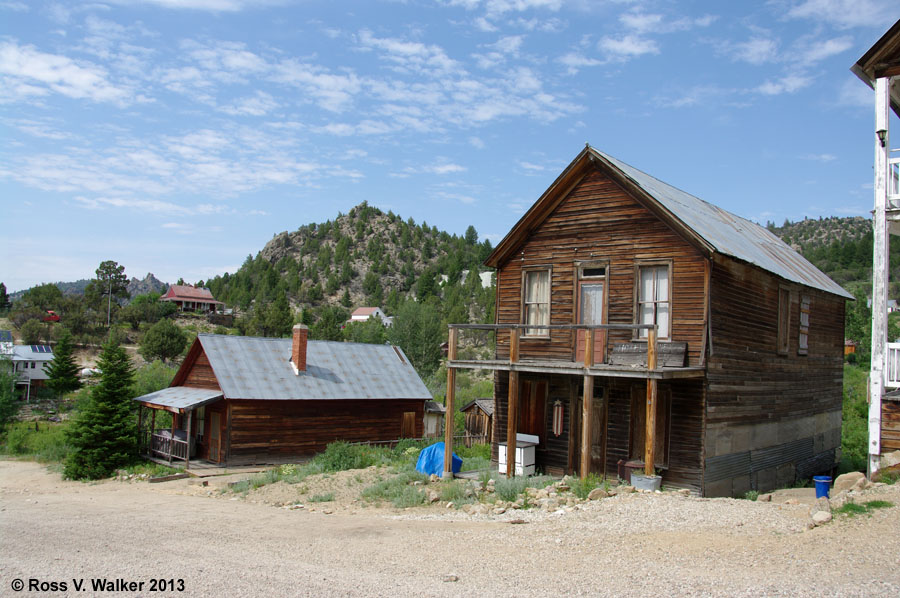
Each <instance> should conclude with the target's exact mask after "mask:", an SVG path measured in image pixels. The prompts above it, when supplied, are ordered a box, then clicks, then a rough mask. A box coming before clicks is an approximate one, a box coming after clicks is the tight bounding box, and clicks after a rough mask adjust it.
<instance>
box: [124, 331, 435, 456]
mask: <svg viewBox="0 0 900 598" xmlns="http://www.w3.org/2000/svg"><path fill="white" fill-rule="evenodd" d="M307 336H308V330H307V327H306V326H303V325H302V324H297V325H295V326H294V329H293V336H292V338H290V339H279V338H256V337H244V336H229V335H218V334H200V335H198V336H197V339H196V340H195V341H194V343H193V344H192V345H191V348H190V349H189V351H188V354H187V357H186V358H185V360H184V362H183V363H182V365H181V367H180V368H179V369H178V372H177V373H176V374H175V377H174V379H173V380H172V383H171V385H170V386H169V388H165V389H163V390H160V391H157V392H154V393H150V394H147V395H144V396H141V397H137V398H136V399H135V401H137V402H138V403H139V404H140V409H139V417H138V419H139V426H138V427H139V430H140V431H139V440H140V446H141V450H142V453H143V454H145V455H148V456H150V457H153V458H156V459H160V458H162V459H165V460H168V461H169V462H171V461H172V460H173V459H178V460H181V461H184V462H185V463H186V464H187V466H188V467H189V466H190V460H191V459H196V460H200V461H202V462H206V463H213V464H216V465H222V466H225V465H229V466H234V465H249V464H267V463H286V462H296V461H298V460H302V459H304V458H307V457H309V456H311V455H314V454H315V453H318V452H321V451H322V450H324V449H325V447H326V445H327V444H328V443H330V442H334V441H337V440H343V441H347V442H386V441H392V440H397V439H398V438H421V437H422V435H423V417H424V406H425V401H426V400H430V399H431V394H430V393H429V392H428V389H427V388H426V387H425V384H424V383H423V382H422V379H421V378H419V375H418V374H417V373H416V371H415V369H413V367H412V364H410V362H409V360H408V359H407V358H406V355H405V354H404V353H403V351H402V350H401V349H400V348H399V347H394V346H391V345H370V344H361V343H340V342H328V341H308V340H307ZM147 410H149V418H148V417H147V413H145V412H146V411H147ZM159 410H166V411H169V412H171V413H172V426H171V428H170V429H163V430H159V429H156V425H155V423H156V413H157V411H159Z"/></svg>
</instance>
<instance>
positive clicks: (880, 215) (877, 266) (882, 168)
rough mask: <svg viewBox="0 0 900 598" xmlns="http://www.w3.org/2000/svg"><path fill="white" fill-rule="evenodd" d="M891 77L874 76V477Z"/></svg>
mask: <svg viewBox="0 0 900 598" xmlns="http://www.w3.org/2000/svg"><path fill="white" fill-rule="evenodd" d="M890 83H891V81H890V78H888V77H879V78H878V79H876V80H875V131H876V132H877V131H884V141H883V142H882V141H881V140H880V139H878V137H877V135H876V136H874V139H873V142H874V145H875V181H874V185H875V209H874V211H873V212H872V233H873V245H874V250H873V253H874V255H873V258H872V363H871V366H870V369H869V450H868V453H869V462H868V468H867V469H868V471H867V473H868V475H869V478H870V479H871V478H872V477H873V476H875V474H876V473H878V467H879V465H880V456H881V399H882V396H883V395H884V364H885V355H886V345H887V322H888V320H887V297H888V282H889V267H890V235H889V234H888V222H887V209H888V197H887V184H888V181H887V176H888V157H889V152H890V149H891V136H890V132H889V131H890V113H889V109H890Z"/></svg>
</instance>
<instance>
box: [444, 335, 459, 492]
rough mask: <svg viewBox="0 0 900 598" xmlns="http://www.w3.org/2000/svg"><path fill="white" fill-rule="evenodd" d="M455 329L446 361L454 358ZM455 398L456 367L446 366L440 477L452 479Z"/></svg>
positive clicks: (451, 336) (450, 339)
mask: <svg viewBox="0 0 900 598" xmlns="http://www.w3.org/2000/svg"><path fill="white" fill-rule="evenodd" d="M457 332H458V331H457V329H456V328H451V329H450V338H449V343H448V348H447V361H453V360H455V359H456V335H457ZM455 399H456V368H453V367H449V366H448V367H447V400H446V401H445V405H444V409H445V411H444V472H443V474H441V477H442V478H445V479H451V480H452V479H453V432H454V429H455V426H454V425H453V423H454V416H455V415H456V409H455Z"/></svg>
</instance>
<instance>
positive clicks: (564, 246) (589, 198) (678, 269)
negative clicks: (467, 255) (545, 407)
mask: <svg viewBox="0 0 900 598" xmlns="http://www.w3.org/2000/svg"><path fill="white" fill-rule="evenodd" d="M603 260H608V264H609V265H608V268H607V274H606V285H607V288H608V291H607V292H608V307H607V310H608V323H610V324H633V323H634V301H635V299H634V292H635V264H636V261H638V260H641V261H643V260H671V261H672V264H673V265H672V272H671V276H672V280H671V284H672V340H675V341H682V342H687V343H688V358H689V364H690V365H697V364H699V363H700V361H701V358H700V355H701V351H702V340H703V334H704V332H703V331H704V301H705V300H704V297H705V294H704V293H705V291H704V284H705V277H706V274H705V268H706V266H705V262H706V260H705V258H704V257H703V256H702V255H701V254H700V253H699V251H697V250H696V249H695V248H694V247H693V246H691V245H690V244H689V243H688V242H687V241H685V240H684V239H683V238H682V237H681V236H680V235H678V234H677V233H675V232H674V231H673V230H672V229H670V228H669V227H668V226H667V225H666V224H664V223H663V222H662V221H660V220H659V219H658V218H657V217H656V216H655V215H654V214H653V213H651V212H650V211H649V210H647V209H646V208H644V207H643V206H642V205H641V204H640V203H638V202H637V201H636V200H634V199H633V198H632V197H631V196H630V195H628V194H627V193H626V192H625V191H624V190H623V189H622V188H621V187H620V186H619V185H617V184H616V183H615V182H613V181H612V180H610V178H609V177H608V176H607V175H605V174H604V173H601V172H599V171H592V172H590V173H589V174H587V175H586V176H585V177H584V178H583V179H582V180H581V182H580V183H578V184H577V185H576V186H575V187H574V188H573V189H572V191H571V192H570V193H569V194H568V196H567V197H566V198H565V199H564V200H562V202H561V203H560V204H559V205H558V206H557V207H556V209H555V210H554V211H553V212H552V213H551V214H550V215H549V216H548V218H547V219H546V220H545V221H544V222H543V224H541V225H540V227H539V228H538V229H537V230H535V231H533V232H532V234H531V235H530V236H529V237H528V238H527V239H526V240H525V241H524V242H523V244H522V245H521V246H520V247H519V248H518V249H517V250H516V251H515V252H514V254H513V257H512V258H511V259H509V260H508V261H506V262H505V263H504V264H501V267H500V268H499V270H498V273H497V295H498V309H497V323H498V324H518V323H523V319H522V318H523V316H522V271H523V268H527V267H529V266H550V267H551V268H552V271H551V280H550V323H551V324H574V323H576V316H577V311H576V295H575V293H576V289H575V287H576V283H577V271H576V265H575V264H576V261H603ZM613 339H614V340H615V341H616V342H625V341H629V340H631V334H630V332H625V333H617V336H615V337H613ZM574 343H575V335H574V334H573V333H572V332H571V331H567V330H562V331H560V330H555V331H552V333H551V335H550V340H538V339H529V338H524V337H523V339H522V342H521V348H520V354H521V356H522V357H524V358H528V357H543V358H555V359H561V360H566V361H572V360H573V355H574V346H575V345H574ZM497 352H498V356H499V357H501V358H504V357H508V355H509V336H508V335H507V334H501V335H500V338H498V348H497Z"/></svg>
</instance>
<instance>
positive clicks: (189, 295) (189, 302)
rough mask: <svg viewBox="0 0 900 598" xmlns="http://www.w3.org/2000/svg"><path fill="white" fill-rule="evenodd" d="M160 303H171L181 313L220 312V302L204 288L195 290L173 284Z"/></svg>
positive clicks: (195, 288) (184, 285)
mask: <svg viewBox="0 0 900 598" xmlns="http://www.w3.org/2000/svg"><path fill="white" fill-rule="evenodd" d="M159 300H160V301H172V302H174V303H175V305H177V306H178V309H180V310H181V311H202V312H209V313H215V312H218V311H221V307H220V306H222V305H225V304H224V303H222V302H221V301H216V300H215V298H213V296H212V293H211V292H210V290H209V289H206V288H202V287H200V288H197V287H193V286H191V285H189V284H173V285H170V286H169V289H168V290H167V291H166V294H165V295H163V296H162V297H160V298H159Z"/></svg>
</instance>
